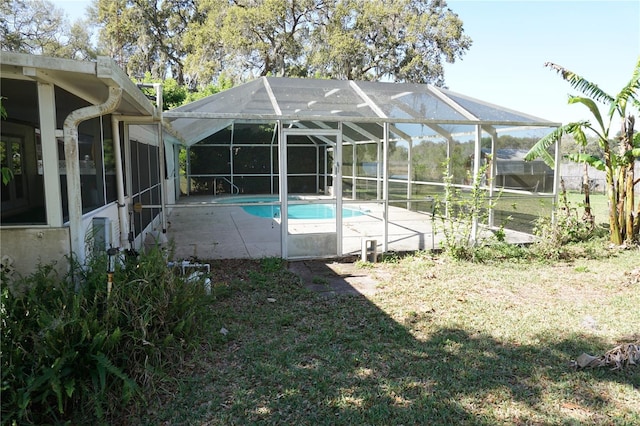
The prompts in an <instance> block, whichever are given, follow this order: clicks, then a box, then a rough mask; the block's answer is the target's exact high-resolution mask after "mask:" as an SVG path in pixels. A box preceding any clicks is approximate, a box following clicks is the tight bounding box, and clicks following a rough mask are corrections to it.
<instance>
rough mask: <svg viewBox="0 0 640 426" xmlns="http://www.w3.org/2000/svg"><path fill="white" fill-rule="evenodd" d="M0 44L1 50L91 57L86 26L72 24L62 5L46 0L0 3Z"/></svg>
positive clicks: (57, 55)
mask: <svg viewBox="0 0 640 426" xmlns="http://www.w3.org/2000/svg"><path fill="white" fill-rule="evenodd" d="M0 12H1V13H0V34H1V36H2V39H1V43H0V47H1V48H2V49H3V50H7V51H11V52H21V53H33V54H37V55H47V56H53V57H62V58H71V59H91V58H95V56H96V52H95V50H94V49H92V48H91V43H90V39H91V34H90V32H89V26H88V25H87V24H86V23H84V22H82V21H78V22H76V23H74V24H73V25H70V24H69V20H68V19H67V17H66V16H65V14H64V12H63V11H62V9H59V8H57V7H55V5H54V4H53V3H51V2H50V1H47V0H5V1H3V2H2V3H0Z"/></svg>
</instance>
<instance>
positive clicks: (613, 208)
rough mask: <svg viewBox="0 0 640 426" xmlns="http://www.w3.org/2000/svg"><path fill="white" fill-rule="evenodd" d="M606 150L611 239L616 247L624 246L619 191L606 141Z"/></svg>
mask: <svg viewBox="0 0 640 426" xmlns="http://www.w3.org/2000/svg"><path fill="white" fill-rule="evenodd" d="M602 148H603V150H604V163H605V170H606V179H607V198H608V200H609V238H610V241H611V242H612V243H613V244H615V245H618V246H619V245H621V244H622V235H621V234H620V222H619V221H618V191H617V190H616V186H617V185H616V182H615V181H614V172H615V170H614V168H613V165H612V164H611V148H610V147H609V143H608V142H607V141H604V143H603V144H602Z"/></svg>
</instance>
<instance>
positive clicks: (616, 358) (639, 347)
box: [572, 340, 640, 370]
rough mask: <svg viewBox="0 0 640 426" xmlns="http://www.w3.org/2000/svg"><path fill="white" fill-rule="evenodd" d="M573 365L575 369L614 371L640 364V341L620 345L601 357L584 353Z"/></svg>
mask: <svg viewBox="0 0 640 426" xmlns="http://www.w3.org/2000/svg"><path fill="white" fill-rule="evenodd" d="M572 364H573V366H574V367H575V368H599V367H611V369H612V370H620V369H622V368H625V367H628V366H630V365H637V364H640V340H638V341H637V342H635V343H624V344H622V345H618V346H616V347H615V348H613V349H611V350H609V351H607V352H606V353H605V354H604V355H600V356H593V355H589V354H586V353H583V354H582V355H580V356H579V357H578V358H577V359H576V360H575V361H572Z"/></svg>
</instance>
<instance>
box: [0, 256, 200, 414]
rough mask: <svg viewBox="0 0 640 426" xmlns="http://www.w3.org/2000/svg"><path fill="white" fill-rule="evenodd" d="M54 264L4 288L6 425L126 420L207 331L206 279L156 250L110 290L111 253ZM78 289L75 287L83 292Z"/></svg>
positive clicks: (134, 262)
mask: <svg viewBox="0 0 640 426" xmlns="http://www.w3.org/2000/svg"><path fill="white" fill-rule="evenodd" d="M70 266H72V267H71V268H69V269H70V270H71V271H74V279H72V277H71V275H68V276H64V277H60V276H58V275H56V273H55V272H54V271H55V269H54V268H53V266H52V265H40V266H38V268H37V270H36V271H35V272H34V273H33V274H32V275H30V276H28V277H25V278H21V279H18V280H16V281H15V282H12V283H9V285H5V286H3V288H2V294H1V297H2V299H1V321H2V342H1V348H2V349H1V350H2V364H1V367H2V373H1V374H2V387H1V390H2V412H1V415H2V422H3V423H4V424H11V423H12V422H16V423H20V424H24V423H32V424H51V423H53V424H58V423H63V422H71V423H75V424H80V423H89V422H95V421H97V422H99V423H119V422H121V421H123V420H124V419H123V416H125V415H126V413H127V412H131V411H136V410H137V409H139V408H140V407H142V406H143V405H142V403H143V402H144V398H145V396H149V395H153V394H154V393H156V392H157V390H158V389H159V388H160V386H158V385H159V383H160V381H162V380H164V377H167V376H169V375H170V372H171V370H172V369H175V368H178V367H179V365H180V362H181V361H182V360H183V359H184V356H185V353H186V351H187V350H189V349H191V348H193V347H195V346H197V345H198V344H199V343H200V341H201V336H202V335H203V332H204V330H205V327H206V323H207V321H206V319H207V316H208V315H210V312H211V311H210V310H209V309H208V307H207V302H208V298H207V297H206V293H205V289H204V285H203V282H202V278H201V279H199V280H185V279H184V278H183V277H181V276H179V275H177V274H175V273H173V272H172V271H171V270H170V269H169V268H167V267H166V261H165V259H164V257H163V254H162V253H161V252H160V251H158V250H154V251H152V252H151V253H149V254H147V255H143V256H140V257H138V258H135V259H129V260H127V261H126V262H123V263H122V264H121V265H120V267H119V268H118V269H117V271H116V273H115V277H114V286H113V290H112V291H111V293H110V295H107V290H106V280H107V277H106V273H105V272H104V271H105V270H106V256H104V255H102V256H97V257H95V258H93V259H91V260H90V261H89V262H88V264H87V265H85V266H84V267H83V268H80V267H79V265H74V264H70ZM76 288H77V289H76Z"/></svg>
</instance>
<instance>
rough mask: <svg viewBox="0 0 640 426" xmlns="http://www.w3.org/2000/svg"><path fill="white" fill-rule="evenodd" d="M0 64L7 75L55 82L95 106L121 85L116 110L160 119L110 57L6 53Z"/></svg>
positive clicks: (3, 75) (3, 54) (2, 73)
mask: <svg viewBox="0 0 640 426" xmlns="http://www.w3.org/2000/svg"><path fill="white" fill-rule="evenodd" d="M0 66H1V67H0V73H1V75H2V77H3V78H8V79H20V80H31V81H37V82H42V83H48V84H53V85H55V86H58V87H60V88H62V89H64V90H66V91H67V92H69V93H71V94H73V95H75V96H77V97H79V98H81V99H84V100H85V101H87V102H89V103H90V104H92V105H99V104H101V103H103V102H104V101H106V100H107V98H108V97H109V88H110V87H120V88H122V89H123V94H122V100H121V101H120V105H119V106H118V108H117V110H116V113H118V114H122V115H127V116H151V117H155V118H157V119H160V114H159V112H158V111H157V109H156V107H155V106H154V105H153V104H152V103H151V102H150V101H149V99H147V97H146V96H145V95H144V93H142V91H141V90H140V89H139V88H138V87H137V86H136V85H135V83H133V82H132V81H131V79H129V77H128V76H127V75H126V74H125V73H124V71H122V70H121V69H120V67H118V65H117V64H116V63H115V62H114V61H113V60H112V59H111V58H109V57H106V56H100V57H98V58H97V60H96V61H95V62H87V61H76V60H72V59H62V58H51V57H47V56H38V55H29V54H24V53H14V52H2V54H1V55H0Z"/></svg>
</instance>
